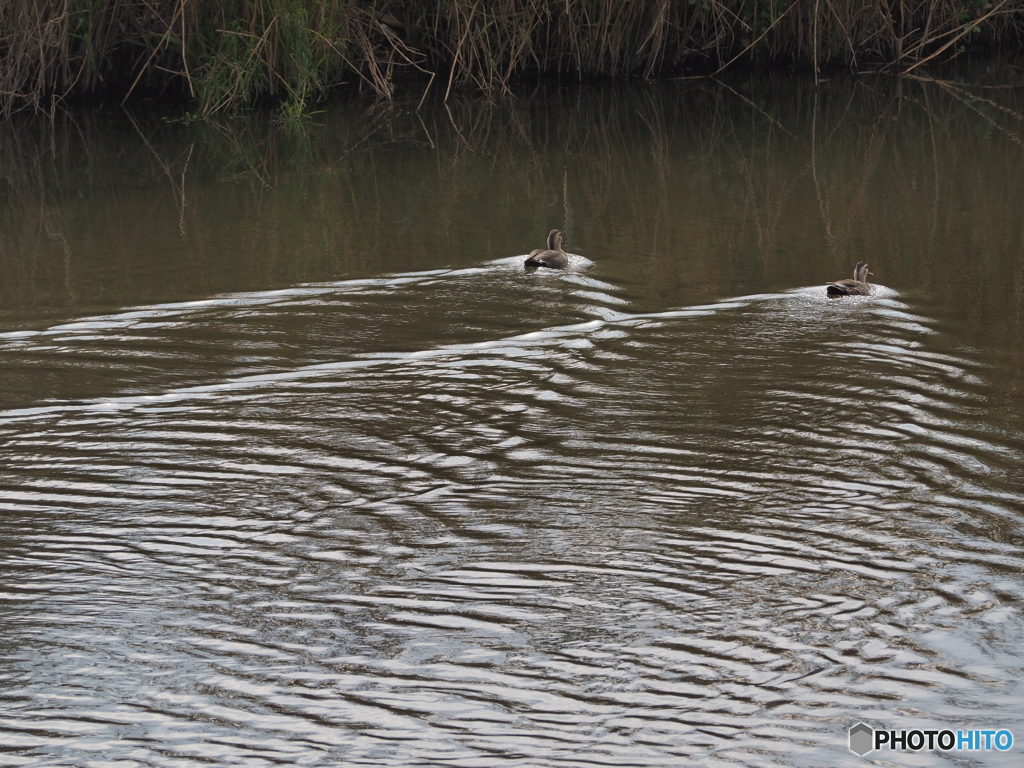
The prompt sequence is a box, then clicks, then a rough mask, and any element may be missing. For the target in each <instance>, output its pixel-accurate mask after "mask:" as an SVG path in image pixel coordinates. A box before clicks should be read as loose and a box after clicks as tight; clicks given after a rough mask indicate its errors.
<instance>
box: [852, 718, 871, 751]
mask: <svg viewBox="0 0 1024 768" xmlns="http://www.w3.org/2000/svg"><path fill="white" fill-rule="evenodd" d="M874 741H875V729H874V728H872V727H871V726H870V725H865V724H864V723H857V724H856V725H855V726H853V728H851V729H850V751H851V752H855V753H856V754H858V755H860V756H861V757H864V755H866V754H867V753H868V752H870V751H871V750H872V749H874V748H875V747H874Z"/></svg>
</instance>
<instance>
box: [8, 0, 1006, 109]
mask: <svg viewBox="0 0 1024 768" xmlns="http://www.w3.org/2000/svg"><path fill="white" fill-rule="evenodd" d="M978 2H979V0H875V2H872V3H849V2H842V1H841V0H688V2H681V0H631V2H628V3H627V2H623V0H444V2H440V1H435V0H374V1H373V2H372V3H370V4H369V5H367V4H366V3H365V2H364V0H208V1H204V2H199V0H58V1H57V2H51V1H49V0H4V2H2V3H0V114H10V112H12V111H13V110H14V109H17V108H19V107H24V106H28V107H32V108H35V109H42V108H43V107H44V106H46V105H47V104H51V105H52V104H56V103H60V102H62V101H63V100H65V99H66V98H68V97H69V96H72V95H74V94H94V93H100V92H103V91H108V92H109V91H117V92H118V95H120V96H124V97H125V98H128V97H129V96H131V95H133V94H135V93H137V92H138V91H139V90H140V89H143V88H145V89H147V90H150V91H152V90H154V89H155V90H166V89H168V88H171V89H175V90H177V91H178V92H179V93H187V94H189V95H190V96H191V97H192V98H194V99H195V100H196V102H197V107H198V110H197V111H198V112H199V113H200V114H211V113H213V112H216V111H219V110H224V109H237V108H239V107H242V106H246V105H249V104H252V103H253V102H254V101H255V100H256V99H258V98H261V97H271V98H275V99H278V100H282V101H284V102H285V103H286V104H287V105H290V107H289V108H290V109H291V110H292V111H293V112H295V113H296V114H301V113H302V112H303V111H304V110H305V109H307V107H308V105H309V104H310V103H311V102H312V101H314V100H316V99H320V98H323V97H324V96H325V95H326V94H327V93H328V92H329V91H330V90H331V89H333V88H335V87H337V86H338V85H340V84H342V83H345V82H351V81H353V78H354V79H355V80H354V81H355V82H356V83H358V84H359V87H360V88H365V89H367V90H369V91H371V92H373V93H374V94H376V95H377V96H378V97H380V98H383V99H391V98H393V96H394V94H395V92H396V88H397V86H398V85H399V83H400V82H401V81H402V80H403V79H406V78H407V76H408V75H416V76H417V77H426V78H429V79H430V81H431V82H432V81H433V78H434V76H435V74H436V73H438V72H444V73H447V81H448V82H447V87H446V91H445V93H446V96H449V95H450V94H451V93H452V92H453V91H454V90H456V89H471V90H474V91H477V92H482V93H485V94H494V93H506V92H508V91H509V90H511V88H512V86H513V83H514V82H515V81H516V80H517V78H520V77H521V76H523V75H531V74H541V75H543V74H550V73H557V74H571V75H573V76H575V77H577V78H586V77H595V76H599V77H608V76H613V77H626V76H637V77H641V78H645V79H646V78H652V77H657V76H658V75H660V74H662V73H667V72H678V71H679V70H680V69H684V68H696V69H698V70H702V71H705V72H706V71H708V70H720V69H721V68H722V67H723V66H725V65H731V64H733V63H740V62H748V63H752V64H756V65H758V66H772V65H778V64H798V65H806V66H809V67H812V68H813V69H815V71H820V70H821V69H824V68H829V67H846V68H850V69H857V68H859V67H863V66H874V67H879V68H888V69H890V70H893V71H914V70H916V69H918V68H919V67H921V66H923V65H925V64H927V63H930V62H934V61H938V60H940V59H941V58H943V57H948V56H950V55H956V54H957V53H958V52H960V51H961V50H964V49H965V46H966V44H967V43H968V42H971V43H972V44H973V43H975V42H977V43H979V44H980V43H985V44H987V45H995V44H997V43H1000V42H1002V43H1007V44H1010V45H1013V46H1017V47H1018V48H1019V47H1020V44H1021V41H1022V40H1024V0H992V2H991V3H990V4H989V5H986V6H979V5H978ZM385 20H386V21H385Z"/></svg>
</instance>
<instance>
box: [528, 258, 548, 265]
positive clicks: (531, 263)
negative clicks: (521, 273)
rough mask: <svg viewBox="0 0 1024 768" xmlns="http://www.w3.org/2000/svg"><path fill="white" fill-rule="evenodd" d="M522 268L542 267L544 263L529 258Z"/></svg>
mask: <svg viewBox="0 0 1024 768" xmlns="http://www.w3.org/2000/svg"><path fill="white" fill-rule="evenodd" d="M523 266H525V267H543V266H544V262H543V261H537V260H536V259H534V258H529V259H527V260H526V263H525V264H524V265H523Z"/></svg>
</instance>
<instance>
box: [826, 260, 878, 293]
mask: <svg viewBox="0 0 1024 768" xmlns="http://www.w3.org/2000/svg"><path fill="white" fill-rule="evenodd" d="M868 275H874V272H870V271H868V263H867V262H866V261H858V262H857V266H856V267H854V268H853V280H836V281H835V282H834V283H829V284H828V285H826V286H825V293H826V294H828V295H829V296H870V295H871V286H870V285H868Z"/></svg>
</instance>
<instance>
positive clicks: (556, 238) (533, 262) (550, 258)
mask: <svg viewBox="0 0 1024 768" xmlns="http://www.w3.org/2000/svg"><path fill="white" fill-rule="evenodd" d="M525 266H526V268H527V269H529V268H530V267H534V268H536V267H547V268H548V269H565V268H566V267H567V266H569V256H568V255H567V254H566V252H565V251H563V250H562V233H561V232H559V231H558V230H557V229H552V230H551V231H550V232H548V247H547V249H546V250H544V249H541V248H538V249H537V250H535V251H530V255H529V256H527V257H526V264H525Z"/></svg>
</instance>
